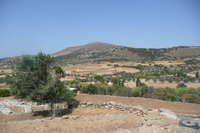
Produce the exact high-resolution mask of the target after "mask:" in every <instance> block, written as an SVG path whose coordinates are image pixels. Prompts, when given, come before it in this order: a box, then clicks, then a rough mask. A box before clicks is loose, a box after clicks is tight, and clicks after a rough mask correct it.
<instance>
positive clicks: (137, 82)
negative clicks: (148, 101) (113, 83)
mask: <svg viewBox="0 0 200 133" xmlns="http://www.w3.org/2000/svg"><path fill="white" fill-rule="evenodd" d="M141 85H142V83H141V82H140V79H139V78H137V79H136V87H139V86H141Z"/></svg>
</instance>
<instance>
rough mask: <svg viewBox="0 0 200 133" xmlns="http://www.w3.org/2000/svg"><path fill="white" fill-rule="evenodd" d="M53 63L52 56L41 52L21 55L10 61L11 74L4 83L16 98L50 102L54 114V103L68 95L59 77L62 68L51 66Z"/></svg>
mask: <svg viewBox="0 0 200 133" xmlns="http://www.w3.org/2000/svg"><path fill="white" fill-rule="evenodd" d="M53 63H54V58H53V57H51V56H50V55H46V54H43V53H42V52H40V53H38V54H37V55H35V56H26V55H23V56H22V57H20V58H16V59H14V60H13V61H12V67H11V68H12V74H11V76H10V75H7V76H6V83H7V84H9V85H10V88H11V89H10V91H11V94H12V95H14V96H15V97H16V98H21V99H27V100H32V101H35V102H39V103H50V104H51V112H52V114H53V116H55V108H54V103H58V102H60V101H61V100H62V98H67V97H66V96H68V95H65V94H66V89H65V86H64V84H63V83H62V82H61V81H60V79H59V78H60V77H61V76H62V73H63V70H61V67H59V66H54V67H53ZM67 94H69V93H67ZM68 98H69V97H68Z"/></svg>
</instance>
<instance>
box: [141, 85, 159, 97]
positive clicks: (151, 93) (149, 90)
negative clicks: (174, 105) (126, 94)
mask: <svg viewBox="0 0 200 133" xmlns="http://www.w3.org/2000/svg"><path fill="white" fill-rule="evenodd" d="M141 96H142V97H145V98H157V90H156V89H155V88H154V87H151V86H150V87H148V86H143V87H142V88H141Z"/></svg>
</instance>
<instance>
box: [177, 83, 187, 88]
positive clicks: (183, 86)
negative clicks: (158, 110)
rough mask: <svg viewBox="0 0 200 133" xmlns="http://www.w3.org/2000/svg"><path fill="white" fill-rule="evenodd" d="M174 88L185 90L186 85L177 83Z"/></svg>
mask: <svg viewBox="0 0 200 133" xmlns="http://www.w3.org/2000/svg"><path fill="white" fill-rule="evenodd" d="M176 88H187V85H185V84H184V83H178V85H177V86H176Z"/></svg>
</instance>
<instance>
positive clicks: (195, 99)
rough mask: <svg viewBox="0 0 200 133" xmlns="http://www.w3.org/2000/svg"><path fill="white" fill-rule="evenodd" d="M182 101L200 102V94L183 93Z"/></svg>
mask: <svg viewBox="0 0 200 133" xmlns="http://www.w3.org/2000/svg"><path fill="white" fill-rule="evenodd" d="M181 100H182V102H188V103H200V98H199V96H197V95H195V94H187V95H183V96H182V97H181Z"/></svg>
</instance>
